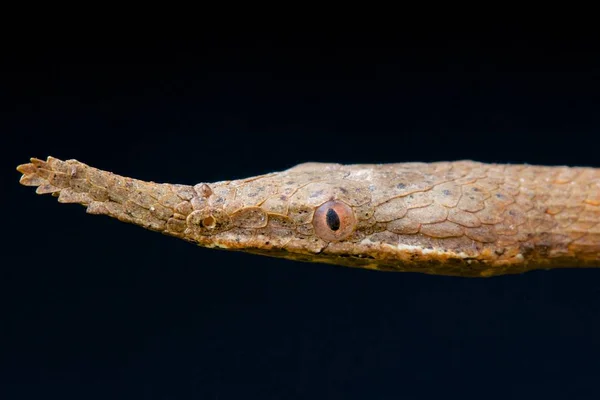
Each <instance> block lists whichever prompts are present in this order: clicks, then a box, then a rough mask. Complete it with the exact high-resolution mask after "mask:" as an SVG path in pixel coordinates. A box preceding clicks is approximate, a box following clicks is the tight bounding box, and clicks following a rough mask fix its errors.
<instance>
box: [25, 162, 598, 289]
mask: <svg viewBox="0 0 600 400" xmlns="http://www.w3.org/2000/svg"><path fill="white" fill-rule="evenodd" d="M17 169H18V171H19V172H21V173H22V174H23V176H22V177H21V180H20V182H21V183H22V184H23V185H26V186H37V190H36V192H37V193H39V194H43V193H51V194H52V195H54V196H58V201H59V202H61V203H79V204H82V205H85V206H86V207H87V212H88V213H90V214H104V215H108V216H111V217H114V218H118V219H119V220H121V221H124V222H128V223H133V224H136V225H140V226H142V227H144V228H147V229H151V230H154V231H159V232H162V233H164V234H167V235H171V236H175V237H178V238H181V239H184V240H187V241H190V242H193V243H195V244H198V245H200V246H204V247H212V248H222V249H228V250H238V251H246V252H250V253H257V254H262V255H267V256H274V257H284V258H288V259H293V260H299V261H308V262H316V263H329V264H337V265H343V266H349V267H360V268H367V269H372V270H382V271H407V272H421V273H427V274H439V275H454V276H465V277H490V276H497V275H503V274H514V273H522V272H525V271H529V270H534V269H549V268H568V267H600V169H597V168H586V167H556V166H552V167H551V166H532V165H514V164H510V165H509V164H485V163H480V162H474V161H452V162H433V163H399V164H357V165H340V164H326V163H304V164H299V165H297V166H295V167H293V168H290V169H287V170H285V171H281V172H274V173H268V174H265V175H260V176H254V177H250V178H246V179H238V180H230V181H221V182H215V183H199V184H197V185H194V186H191V185H180V184H168V183H154V182H144V181H140V180H137V179H133V178H127V177H122V176H119V175H116V174H113V173H111V172H107V171H102V170H99V169H96V168H93V167H90V166H87V165H85V164H83V163H81V162H79V161H77V160H67V161H61V160H58V159H56V158H53V157H48V159H47V160H46V161H43V160H39V159H35V158H32V159H31V162H30V163H27V164H23V165H20V166H19V167H18V168H17Z"/></svg>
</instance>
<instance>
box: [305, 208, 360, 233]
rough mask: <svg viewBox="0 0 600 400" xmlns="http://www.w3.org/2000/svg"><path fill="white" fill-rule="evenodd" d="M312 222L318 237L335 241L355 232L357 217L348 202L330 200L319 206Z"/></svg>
mask: <svg viewBox="0 0 600 400" xmlns="http://www.w3.org/2000/svg"><path fill="white" fill-rule="evenodd" d="M312 223H313V227H314V228H315V233H316V234H317V236H318V237H320V238H321V239H323V240H326V241H328V242H335V241H338V240H342V239H345V238H347V237H348V236H349V235H350V234H351V233H352V232H354V227H355V226H356V218H355V217H354V211H352V208H351V207H350V206H348V205H347V204H346V203H344V202H342V201H339V200H330V201H328V202H326V203H323V204H321V205H320V206H319V208H317V210H316V211H315V215H314V216H313V221H312Z"/></svg>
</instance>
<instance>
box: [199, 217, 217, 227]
mask: <svg viewBox="0 0 600 400" xmlns="http://www.w3.org/2000/svg"><path fill="white" fill-rule="evenodd" d="M216 223H217V220H216V219H215V217H213V216H212V215H209V216H208V217H205V218H203V219H202V226H203V227H205V228H214V227H215V224H216Z"/></svg>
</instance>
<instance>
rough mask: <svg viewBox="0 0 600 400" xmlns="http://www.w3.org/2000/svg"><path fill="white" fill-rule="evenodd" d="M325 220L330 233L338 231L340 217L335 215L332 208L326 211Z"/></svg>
mask: <svg viewBox="0 0 600 400" xmlns="http://www.w3.org/2000/svg"><path fill="white" fill-rule="evenodd" d="M325 218H326V220H327V226H328V227H329V229H331V230H332V231H337V230H338V229H340V217H339V216H338V215H337V213H336V212H335V210H334V209H333V208H330V209H329V210H327V214H326V215H325Z"/></svg>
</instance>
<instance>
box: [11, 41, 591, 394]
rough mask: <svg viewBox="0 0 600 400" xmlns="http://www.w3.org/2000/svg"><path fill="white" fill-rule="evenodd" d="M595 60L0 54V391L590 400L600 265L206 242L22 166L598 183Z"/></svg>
mask: <svg viewBox="0 0 600 400" xmlns="http://www.w3.org/2000/svg"><path fill="white" fill-rule="evenodd" d="M74 36H76V35H74ZM599 54H600V53H598V48H597V47H596V46H594V45H593V41H592V40H575V39H568V40H567V39H560V38H559V37H546V36H544V37H542V36H540V37H537V38H536V37H527V38H518V39H513V38H510V39H509V38H504V37H497V38H485V39H483V38H477V37H476V35H470V36H467V37H465V38H450V37H447V35H443V34H442V35H437V36H436V35H432V36H431V37H427V38H425V37H422V36H419V35H402V36H401V37H389V35H384V36H382V37H374V36H370V37H367V36H365V35H363V34H360V35H358V34H357V35H340V36H339V37H337V38H335V39H331V38H328V39H327V40H324V39H323V38H322V37H319V36H314V37H311V36H310V35H298V37H294V38H285V39H283V38H278V37H277V36H276V35H274V34H270V35H264V36H262V37H249V36H239V37H222V36H220V35H217V34H204V35H198V36H197V37H187V38H186V40H185V41H183V40H179V41H166V40H160V39H158V38H143V37H140V38H137V39H127V40H119V41H110V40H105V39H101V38H94V39H86V40H77V39H73V38H71V39H70V40H69V41H60V40H57V41H55V40H44V37H43V36H42V37H40V38H37V39H36V41H35V42H33V43H29V44H28V45H27V46H21V45H19V46H14V47H11V48H10V49H4V51H3V53H2V71H1V72H2V78H1V79H2V80H1V81H0V82H1V83H2V86H1V87H0V90H1V92H0V106H1V124H2V126H1V127H2V138H1V140H2V150H8V151H6V154H5V155H4V156H3V157H2V159H1V163H2V164H1V167H2V171H3V172H2V174H0V176H1V178H2V201H3V203H2V211H3V214H2V218H3V224H2V226H3V230H4V232H3V233H4V239H3V241H2V243H3V246H2V247H3V253H4V257H3V262H2V267H1V269H0V273H1V276H0V300H1V303H0V313H1V314H0V317H1V320H0V333H1V334H2V341H1V347H0V398H7V399H13V398H50V397H52V396H57V397H58V396H59V397H60V398H120V397H123V398H152V399H154V398H156V399H167V398H169V399H179V398H202V399H238V398H261V399H264V398H281V399H293V398H344V399H350V398H356V399H365V398H369V399H370V398H374V399H397V398H403V399H422V398H444V397H447V396H455V395H456V396H461V397H463V398H496V397H498V398H505V399H508V398H545V399H565V398H569V399H595V398H599V395H600V388H598V375H599V373H600V361H599V359H600V358H599V356H600V270H591V269H590V270H555V271H536V272H530V273H527V274H524V275H520V276H507V277H497V278H492V279H465V278H450V277H436V276H426V275H419V274H388V273H377V272H372V271H366V270H354V269H349V268H342V267H335V266H327V265H318V264H304V263H297V262H292V261H286V260H278V259H271V258H267V257H259V256H253V255H246V254H242V253H231V252H225V251H218V250H208V249H202V248H197V247H195V246H193V245H190V244H188V243H186V242H183V241H179V240H177V239H174V238H170V237H166V236H162V235H160V234H157V233H153V232H149V231H145V230H143V229H141V228H138V227H135V226H132V225H127V224H122V223H120V222H118V221H113V220H110V219H108V218H106V217H97V216H89V215H86V214H85V212H84V210H83V208H82V207H80V206H74V205H59V204H58V203H57V202H56V199H54V198H52V197H50V196H43V197H41V196H37V195H35V193H34V190H33V189H32V188H26V187H23V186H20V185H19V184H18V177H19V174H18V173H17V172H16V171H15V170H14V168H15V167H16V166H17V165H18V164H21V163H24V162H27V160H28V158H29V157H38V158H45V157H46V156H47V155H52V156H55V157H58V158H62V159H69V158H75V159H78V160H80V161H82V162H85V163H87V164H89V165H92V166H95V167H98V168H102V169H107V170H110V171H113V172H115V173H118V174H121V175H127V176H132V177H135V178H139V179H145V180H153V181H157V182H173V183H185V184H195V183H198V182H210V181H218V180H223V179H234V178H242V177H247V176H252V175H257V174H262V173H266V172H270V171H276V170H281V169H285V168H289V167H291V166H293V165H295V164H297V163H300V162H305V161H327V162H341V163H362V162H365V163H372V162H405V161H435V160H457V159H475V160H478V161H486V162H506V163H515V162H525V163H530V164H547V165H562V164H566V165H586V166H596V167H600V161H599V150H598V140H597V137H598V132H600V118H599V116H600V114H599V112H598V106H599V105H600V104H599V103H600V101H599V93H600V83H599V82H600V81H599V79H600V56H599Z"/></svg>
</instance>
